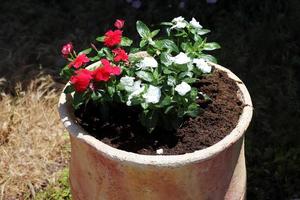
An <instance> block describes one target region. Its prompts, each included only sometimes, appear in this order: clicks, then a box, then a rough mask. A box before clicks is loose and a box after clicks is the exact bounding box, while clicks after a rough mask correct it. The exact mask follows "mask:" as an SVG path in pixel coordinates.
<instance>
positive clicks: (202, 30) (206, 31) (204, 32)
mask: <svg viewBox="0 0 300 200" xmlns="http://www.w3.org/2000/svg"><path fill="white" fill-rule="evenodd" d="M209 32H210V30H208V29H199V30H198V31H197V33H198V34H199V35H205V34H207V33H209Z"/></svg>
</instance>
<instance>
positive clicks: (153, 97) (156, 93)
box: [143, 85, 161, 103]
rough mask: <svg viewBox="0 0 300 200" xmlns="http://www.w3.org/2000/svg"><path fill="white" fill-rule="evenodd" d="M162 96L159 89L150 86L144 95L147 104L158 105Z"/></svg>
mask: <svg viewBox="0 0 300 200" xmlns="http://www.w3.org/2000/svg"><path fill="white" fill-rule="evenodd" d="M160 96H161V91H160V88H159V87H155V86H153V85H150V86H149V88H148V90H147V92H146V93H145V94H144V95H143V97H144V98H145V101H146V103H158V102H159V99H160Z"/></svg>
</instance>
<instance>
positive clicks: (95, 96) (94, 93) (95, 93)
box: [91, 91, 102, 101]
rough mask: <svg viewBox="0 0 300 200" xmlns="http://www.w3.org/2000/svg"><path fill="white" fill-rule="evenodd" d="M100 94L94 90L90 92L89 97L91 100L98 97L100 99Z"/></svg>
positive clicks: (95, 99)
mask: <svg viewBox="0 0 300 200" xmlns="http://www.w3.org/2000/svg"><path fill="white" fill-rule="evenodd" d="M101 97H102V95H101V93H100V92H97V91H94V92H93V93H92V94H91V98H92V100H93V101H97V100H99V99H101Z"/></svg>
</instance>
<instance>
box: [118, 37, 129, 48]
mask: <svg viewBox="0 0 300 200" xmlns="http://www.w3.org/2000/svg"><path fill="white" fill-rule="evenodd" d="M131 44H132V40H131V39H129V38H128V37H122V41H121V46H125V47H129V46H131Z"/></svg>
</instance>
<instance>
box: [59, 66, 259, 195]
mask: <svg viewBox="0 0 300 200" xmlns="http://www.w3.org/2000/svg"><path fill="white" fill-rule="evenodd" d="M213 65H214V66H215V67H216V68H218V69H220V70H223V71H225V72H227V73H228V75H229V77H230V78H232V79H233V80H235V82H236V84H237V85H238V87H239V92H238V94H237V95H238V96H239V97H240V98H241V100H242V101H243V102H244V104H245V107H244V109H243V112H242V114H241V116H240V119H239V122H238V124H237V126H236V127H235V129H234V130H233V131H232V132H231V133H230V134H229V135H227V136H226V137H225V138H224V139H222V140H221V141H219V142H218V143H216V144H214V145H212V146H210V147H208V148H206V149H203V150H199V151H195V152H194V153H187V154H184V155H168V156H167V155H153V156H149V155H140V154H136V153H130V152H126V151H122V150H119V149H115V148H112V147H110V146H108V145H106V144H104V143H102V142H101V141H99V140H97V139H96V138H94V137H93V136H91V135H89V134H88V133H87V132H86V131H85V130H83V128H82V127H81V126H79V125H78V124H77V123H76V121H75V118H74V112H73V109H72V107H71V104H70V103H69V102H70V101H69V97H68V96H66V95H65V94H64V93H62V94H61V97H60V100H59V113H60V116H61V120H62V122H63V124H64V125H65V127H66V128H67V130H68V132H69V133H70V138H71V146H72V152H71V161H70V183H71V190H72V196H73V199H76V200H96V199H97V200H99V199H101V200H102V199H105V200H106V199H107V200H115V199H122V200H134V199H137V200H141V199H143V200H145V199H146V200H147V199H149V200H157V199H159V200H167V199H172V200H177V199H178V200H183V199H190V200H194V199H195V200H201V199H205V200H208V199H211V200H219V199H227V200H240V199H245V193H246V167H245V157H244V134H245V131H246V129H247V127H248V125H249V123H250V121H251V118H252V112H253V107H252V102H251V98H250V95H249V93H248V90H247V88H246V87H245V85H244V84H243V82H242V81H241V80H240V79H239V78H238V77H237V76H235V75H234V74H233V73H232V72H231V71H229V70H228V69H226V68H223V67H221V66H219V65H215V64H213Z"/></svg>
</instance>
